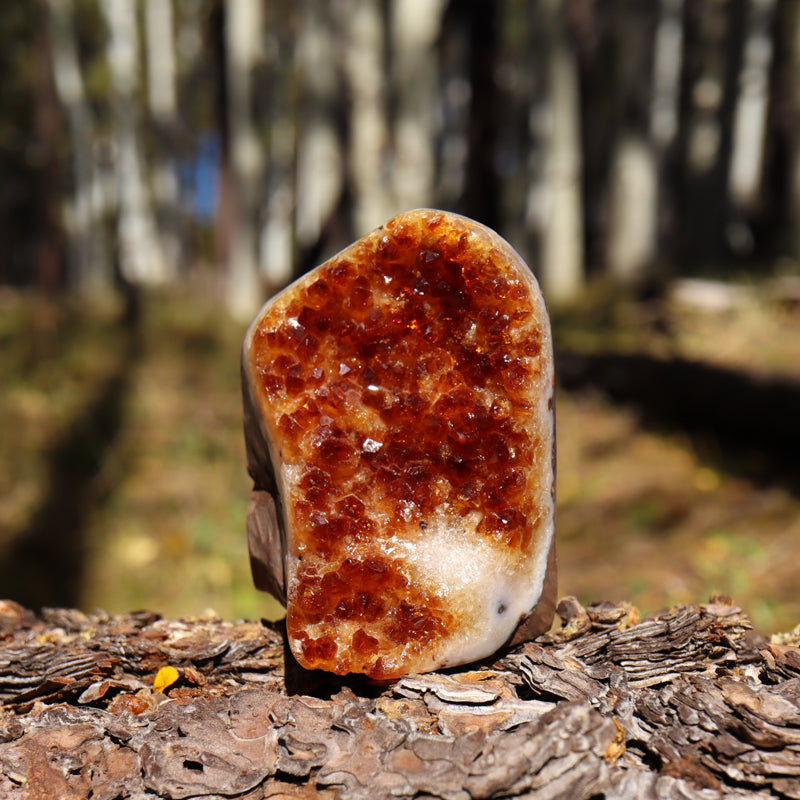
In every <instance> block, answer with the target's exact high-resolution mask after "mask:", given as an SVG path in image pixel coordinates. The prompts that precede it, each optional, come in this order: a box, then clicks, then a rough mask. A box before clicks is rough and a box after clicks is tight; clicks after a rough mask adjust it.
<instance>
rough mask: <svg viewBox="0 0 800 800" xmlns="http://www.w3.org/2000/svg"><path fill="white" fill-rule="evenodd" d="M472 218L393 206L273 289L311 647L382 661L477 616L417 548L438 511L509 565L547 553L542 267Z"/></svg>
mask: <svg viewBox="0 0 800 800" xmlns="http://www.w3.org/2000/svg"><path fill="white" fill-rule="evenodd" d="M476 228H477V226H476V225H475V224H474V223H470V222H469V221H467V220H465V219H464V218H461V217H457V216H455V215H449V214H443V213H441V212H434V211H418V212H410V213H409V214H406V215H402V216H400V217H398V218H395V219H394V220H392V221H390V222H389V223H387V224H386V225H385V226H383V228H381V229H378V230H377V231H376V232H374V233H373V234H371V235H370V236H368V237H365V238H364V239H362V240H360V241H359V242H357V243H356V244H355V245H352V246H351V247H350V248H348V249H347V250H345V251H343V252H342V253H340V254H339V255H338V256H336V257H334V258H332V259H331V260H330V261H328V262H327V263H326V264H324V265H322V266H321V267H319V268H317V269H316V270H314V271H313V272H312V273H310V274H309V275H308V276H306V277H305V278H303V279H301V280H300V281H298V282H297V283H295V284H294V285H293V286H292V287H290V288H289V289H288V290H286V291H285V292H283V293H282V294H281V295H279V296H278V297H277V298H275V299H274V300H273V301H271V302H270V303H269V304H268V305H267V306H266V307H265V309H264V310H263V311H262V313H261V315H260V316H259V317H257V319H256V321H255V323H254V325H253V327H252V329H251V333H250V334H249V350H248V351H247V355H246V358H247V359H249V368H250V374H251V375H252V383H253V384H254V385H253V386H251V391H252V392H253V395H254V397H255V398H256V402H257V405H258V407H259V409H260V410H261V413H262V425H263V426H264V432H265V437H266V438H267V439H268V440H269V441H270V446H271V451H272V455H273V462H274V463H275V466H276V474H277V476H278V486H279V489H280V490H281V494H282V497H283V514H284V521H283V522H284V524H285V526H286V528H287V530H288V531H289V532H290V535H289V537H288V538H289V549H290V551H291V552H290V553H289V554H288V561H287V569H286V591H287V630H288V636H289V640H290V643H291V646H292V649H293V652H294V653H295V655H296V657H297V658H298V660H299V661H300V663H301V664H303V665H304V666H306V667H309V668H323V669H327V670H331V671H333V672H337V673H346V672H365V673H366V674H367V675H369V676H371V677H374V678H378V679H381V678H389V677H393V676H396V675H398V674H402V673H403V672H406V671H409V669H418V668H420V664H421V663H422V662H424V661H425V658H427V656H424V657H422V654H424V653H426V652H430V653H432V654H433V655H431V656H430V658H432V659H433V662H432V663H435V662H436V658H437V656H436V653H437V652H438V649H439V644H440V643H441V642H443V641H446V640H447V639H452V638H453V637H455V638H458V637H459V636H463V635H464V632H465V631H466V630H468V629H469V628H470V626H471V625H474V624H478V622H477V621H475V620H471V619H469V609H468V608H467V607H466V606H464V604H463V603H461V604H459V602H458V601H457V600H454V594H455V595H457V594H458V591H456V590H455V589H454V590H453V591H450V590H449V588H448V587H447V586H443V585H441V581H437V579H436V577H435V576H433V577H432V575H433V572H435V567H434V568H432V569H431V568H428V569H427V571H426V569H425V567H424V564H423V566H422V567H420V566H419V565H417V566H415V564H414V558H413V557H409V555H408V554H409V553H412V554H413V553H415V552H419V551H421V550H424V549H425V545H424V542H425V537H426V536H429V535H431V536H432V535H433V533H431V534H429V533H428V531H432V530H433V529H435V530H436V531H437V532H438V533H437V535H438V536H439V538H440V539H441V538H442V537H444V538H445V539H446V540H447V541H448V542H451V543H452V541H453V540H454V538H455V539H458V538H459V537H461V538H465V537H469V538H470V539H471V540H477V541H479V542H480V545H481V547H482V548H483V549H482V550H481V552H493V551H497V552H500V553H502V558H501V561H500V562H498V563H501V564H504V565H505V564H507V565H508V571H509V572H510V573H513V572H514V570H517V569H524V568H525V567H524V565H525V564H526V559H528V560H530V559H532V558H534V557H536V558H538V559H539V560H540V561H541V556H540V555H538V550H537V547H538V548H539V549H541V540H542V539H543V538H547V537H549V536H550V533H551V531H550V530H549V529H548V530H546V531H544V532H542V531H540V528H541V527H545V528H548V526H550V527H551V525H552V522H551V516H552V514H551V509H550V507H549V506H548V503H550V502H551V489H552V464H551V452H552V446H553V442H552V417H551V416H550V415H549V412H550V411H551V407H550V408H548V409H546V410H545V411H542V408H541V403H542V401H541V398H540V395H541V393H542V392H543V391H545V392H547V393H548V397H547V398H545V403H546V402H547V401H550V400H551V392H552V375H551V372H550V370H551V363H550V362H551V360H552V359H551V356H550V341H549V328H548V327H547V321H546V315H545V316H544V319H543V318H542V317H543V313H542V308H543V307H537V305H536V296H537V295H536V294H535V293H534V292H532V290H531V285H530V280H532V279H526V276H524V275H521V274H519V273H518V270H517V271H515V269H510V268H509V256H508V253H506V252H503V251H502V250H501V249H498V247H496V246H493V245H494V244H495V242H494V240H493V239H488V240H487V239H486V238H485V237H482V236H481V235H479V234H477V233H476ZM482 230H486V229H482ZM496 238H497V241H498V242H502V240H500V239H499V237H496ZM512 252H513V251H512ZM523 266H524V265H523ZM534 285H535V284H534ZM542 384H544V386H542ZM543 418H544V419H543ZM542 463H545V464H546V465H548V466H547V468H546V469H545V470H544V477H543V476H542V470H541V469H534V466H535V465H536V464H542ZM543 483H545V484H547V485H542V484H543ZM543 506H546V507H544V508H543ZM546 543H549V538H548V539H547V542H546ZM448 546H449V545H448ZM415 548H416V550H415ZM436 552H438V551H434V554H433V555H432V556H428V557H427V562H425V563H429V562H430V561H431V560H432V559H433V560H435V559H436ZM503 559H504V560H503ZM423 560H424V559H423ZM520 565H523V566H520ZM432 570H433V571H432ZM462 588H463V587H462ZM462 594H463V591H462ZM497 605H498V607H497V608H496V609H495V613H496V614H498V615H500V616H502V614H503V612H504V608H503V606H504V605H507V603H506V602H505V601H504V600H503V599H502V598H501V600H500V601H498V603H497Z"/></svg>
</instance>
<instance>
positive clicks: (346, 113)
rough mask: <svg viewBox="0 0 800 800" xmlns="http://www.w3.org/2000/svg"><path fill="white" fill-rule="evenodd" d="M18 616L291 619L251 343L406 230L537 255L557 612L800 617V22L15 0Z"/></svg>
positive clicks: (11, 202) (2, 124) (3, 433)
mask: <svg viewBox="0 0 800 800" xmlns="http://www.w3.org/2000/svg"><path fill="white" fill-rule="evenodd" d="M0 44H1V45H2V46H0V75H1V76H2V86H3V89H2V97H3V101H2V104H0V242H2V256H1V257H0V385H1V386H2V390H1V391H0V596H6V597H11V598H13V599H16V600H18V601H20V602H22V603H25V604H29V605H31V606H33V607H39V606H41V605H56V604H66V605H76V606H78V607H82V608H86V609H92V608H94V607H95V606H100V607H103V608H106V609H107V610H109V611H127V610H132V609H134V608H140V607H149V608H152V609H155V610H157V611H159V612H162V613H165V614H201V613H204V610H205V609H207V608H213V609H215V610H216V611H217V612H219V613H220V614H222V615H225V616H245V617H251V618H254V617H256V618H257V617H258V616H260V615H268V616H269V615H271V616H276V615H277V614H278V613H279V608H278V607H277V606H276V605H275V604H274V603H272V601H270V600H269V599H268V598H266V596H264V595H259V594H258V593H256V592H255V590H254V589H253V588H252V585H251V580H250V575H249V565H248V561H247V553H246V541H245V528H244V518H245V509H246V502H247V495H248V492H249V488H250V486H249V480H248V477H247V474H246V471H245V465H244V447H243V441H242V431H241V411H240V399H239V391H240V390H239V347H240V344H241V340H242V337H243V335H244V330H245V327H246V324H247V322H248V321H249V319H250V318H251V317H252V315H253V314H254V313H255V311H256V310H257V308H258V307H259V306H260V305H261V303H262V302H263V301H264V300H265V299H266V298H267V297H268V296H269V295H270V294H271V293H273V292H274V291H276V290H278V289H279V288H281V287H282V286H284V285H285V284H286V283H287V282H288V281H290V280H291V279H292V278H293V277H294V276H297V275H299V274H301V273H302V272H304V271H305V270H307V269H309V268H311V267H313V266H315V265H316V264H318V263H320V262H321V261H323V260H324V259H326V258H327V257H328V256H330V255H332V254H333V253H334V252H336V251H337V250H338V249H340V248H341V247H343V246H344V245H346V244H348V243H349V242H350V241H352V240H353V239H355V238H358V237H359V236H361V235H363V234H364V233H366V232H367V231H368V230H370V229H371V228H373V227H375V226H377V225H379V224H381V223H382V222H384V221H385V220H386V219H387V218H389V217H390V216H391V215H392V214H394V213H396V212H399V211H401V210H405V209H409V208H414V207H419V206H435V207H440V208H445V209H450V210H454V211H458V212H461V213H464V214H467V215H468V216H471V217H474V218H475V219H478V220H480V221H482V222H484V223H486V224H487V225H490V226H492V227H494V228H495V229H497V230H498V231H499V232H500V233H501V234H502V235H503V236H504V237H505V238H507V239H508V240H509V241H510V242H511V243H512V244H513V245H514V247H516V249H517V250H519V251H520V252H521V253H522V255H523V256H524V257H525V258H526V259H527V260H528V262H529V264H530V265H531V267H532V269H533V270H534V272H535V273H536V275H537V276H538V278H539V281H540V283H541V285H542V287H543V290H544V292H545V296H546V299H547V301H548V305H549V307H550V309H551V315H552V320H553V325H554V334H555V342H556V348H557V370H558V375H559V397H558V446H559V456H558V458H559V464H558V467H559V475H558V503H559V505H558V526H557V528H558V539H559V556H560V581H559V583H560V588H559V590H560V592H561V593H562V594H564V593H570V594H577V595H578V596H579V597H580V598H581V599H582V600H583V601H591V600H603V599H610V600H620V599H628V600H631V601H633V602H635V603H636V604H637V605H638V606H639V607H640V609H641V610H642V611H643V612H648V611H653V610H656V609H658V608H660V607H663V606H665V605H669V604H671V603H676V602H700V601H704V600H705V599H707V597H708V595H709V593H710V592H714V591H717V592H722V593H726V594H729V595H732V596H733V598H734V599H735V600H736V601H737V602H738V603H740V604H741V605H743V606H744V607H745V608H746V610H747V611H748V612H749V613H750V614H751V615H752V617H753V618H754V620H755V622H756V624H757V626H758V627H759V628H760V629H761V630H762V631H764V632H771V631H776V630H782V629H788V628H791V627H792V626H794V625H795V624H797V623H798V622H800V597H799V596H798V592H797V585H798V578H799V577H800V576H799V575H798V564H800V462H799V460H798V458H797V452H798V448H800V402H798V400H799V399H800V377H799V376H798V371H799V368H800V0H691V2H690V0H652V1H650V0H647V1H645V0H603V1H602V2H601V0H531V1H530V2H523V1H522V0H497V2H491V1H490V0H330V2H323V1H322V0H273V2H259V0H6V2H5V3H4V4H3V13H2V15H0Z"/></svg>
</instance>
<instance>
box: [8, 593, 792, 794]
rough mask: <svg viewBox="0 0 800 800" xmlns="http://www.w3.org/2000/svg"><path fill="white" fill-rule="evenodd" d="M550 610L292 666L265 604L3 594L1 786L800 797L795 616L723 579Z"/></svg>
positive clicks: (22, 790) (570, 602)
mask: <svg viewBox="0 0 800 800" xmlns="http://www.w3.org/2000/svg"><path fill="white" fill-rule="evenodd" d="M558 611H559V615H560V617H561V619H562V626H561V628H560V630H558V631H557V632H555V633H551V634H548V635H544V636H540V637H539V638H538V639H536V640H535V641H533V642H529V643H527V644H524V645H521V646H519V647H516V648H514V649H512V650H509V651H507V652H505V653H501V654H500V655H499V656H497V657H495V658H494V659H489V660H487V661H485V662H483V663H480V664H473V665H470V666H469V667H466V668H458V669H451V670H447V671H443V672H437V673H431V674H427V675H408V676H406V677H403V678H400V679H399V680H396V681H393V682H391V683H385V684H378V683H374V682H370V681H368V680H367V679H364V678H353V679H347V678H345V679H342V678H336V677H334V676H329V675H326V674H325V675H323V674H317V673H313V674H308V673H306V674H302V675H298V674H297V673H296V671H295V670H293V668H292V667H291V662H289V664H290V668H289V669H286V667H285V661H284V644H283V638H282V635H281V632H280V629H279V626H273V625H270V624H267V623H263V624H262V623H255V622H226V621H223V620H221V619H211V618H197V619H184V620H170V619H162V618H160V617H159V616H158V615H156V614H151V613H136V614H126V615H110V614H104V613H96V614H83V613H81V612H79V611H74V610H64V609H51V610H44V611H43V612H42V613H41V614H40V615H34V614H33V613H31V612H30V611H27V610H26V609H24V608H22V607H21V606H18V605H17V604H15V603H13V602H10V601H5V602H0V797H3V798H17V797H20V798H22V797H29V798H90V797H91V798H94V799H99V798H107V799H108V800H113V799H114V798H136V800H147V799H149V798H176V799H177V798H194V797H197V798H199V797H203V798H222V797H227V798H231V797H232V798H247V800H260V799H261V798H277V797H292V798H295V797H297V798H303V797H309V798H310V797H323V798H346V799H348V800H350V799H352V800H356V799H357V798H389V797H392V798H398V797H399V798H404V797H408V798H443V800H462V799H463V800H468V799H469V798H492V797H525V798H556V797H568V798H598V797H604V798H607V800H610V798H662V797H663V798H666V797H670V798H672V797H680V798H697V800H700V799H701V798H702V800H710V799H711V798H741V797H757V798H772V797H776V798H800V649H798V647H797V644H798V637H797V634H796V635H795V636H794V637H792V636H791V635H787V636H785V637H783V638H780V639H779V638H776V637H773V641H772V642H768V641H766V640H764V639H763V638H761V637H759V636H758V635H756V634H755V633H754V632H753V631H752V627H751V624H750V621H749V620H748V618H747V617H746V616H745V615H744V614H743V613H742V612H741V610H740V609H738V608H736V607H735V606H733V605H731V604H730V603H729V602H727V601H726V600H725V599H724V598H722V599H721V598H716V599H712V601H711V602H710V603H708V604H705V605H699V606H680V607H677V608H673V609H671V610H669V611H667V612H664V613H660V614H657V615H654V616H651V617H647V618H645V619H641V620H640V619H639V616H638V613H637V612H636V609H635V608H634V607H632V606H630V605H629V604H620V605H614V604H610V603H601V604H595V605H590V606H589V607H587V608H583V607H582V606H581V605H580V604H579V603H578V602H577V601H576V600H575V599H574V598H566V599H564V600H562V601H561V602H560V604H559V607H558ZM166 667H171V668H174V669H171V670H170V669H164V668H166ZM154 687H155V689H154Z"/></svg>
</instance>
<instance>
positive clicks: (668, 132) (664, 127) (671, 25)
mask: <svg viewBox="0 0 800 800" xmlns="http://www.w3.org/2000/svg"><path fill="white" fill-rule="evenodd" d="M682 13H683V0H661V2H660V5H659V15H658V24H657V27H656V37H655V50H654V53H653V96H652V101H651V105H650V132H651V136H652V137H653V141H654V142H655V144H656V147H657V148H658V149H659V150H660V151H663V150H664V149H666V148H667V147H668V146H669V145H670V144H671V143H672V141H673V140H674V138H675V134H676V133H677V132H678V110H679V102H680V91H681V64H682V62H683V21H682V19H681V15H682Z"/></svg>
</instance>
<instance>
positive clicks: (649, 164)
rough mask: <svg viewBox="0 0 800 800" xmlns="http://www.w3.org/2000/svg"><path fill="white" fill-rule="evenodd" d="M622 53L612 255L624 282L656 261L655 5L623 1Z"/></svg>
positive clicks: (612, 267) (614, 270)
mask: <svg viewBox="0 0 800 800" xmlns="http://www.w3.org/2000/svg"><path fill="white" fill-rule="evenodd" d="M612 19H613V22H614V28H615V31H614V32H615V36H616V37H617V45H616V46H617V48H618V51H619V56H618V59H617V63H618V67H617V71H616V74H615V76H614V78H615V81H614V83H615V86H614V87H612V88H613V90H614V91H615V93H616V95H617V99H616V108H615V116H616V120H615V127H616V136H615V142H614V145H613V147H614V149H613V153H612V157H611V171H610V174H609V190H608V198H609V210H610V213H609V220H608V245H607V251H606V252H607V258H608V268H609V272H610V274H611V275H612V276H613V277H614V278H616V279H617V280H618V281H620V282H622V283H631V282H633V281H635V280H637V279H639V278H641V277H642V276H643V275H644V273H645V271H646V270H647V269H648V268H649V267H651V266H652V264H653V262H654V260H655V251H656V231H657V224H656V221H657V215H658V175H657V168H656V152H655V147H654V143H653V141H652V139H651V138H650V126H649V111H650V109H649V106H648V104H647V103H646V101H645V99H644V98H647V97H649V96H651V95H652V93H653V88H652V83H653V81H652V78H651V76H652V75H653V46H652V45H653V40H654V38H655V24H654V22H655V15H654V14H653V8H652V7H651V6H650V5H649V4H639V3H635V2H634V3H632V2H629V0H623V2H618V3H617V5H616V13H615V14H614V15H613V17H612Z"/></svg>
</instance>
